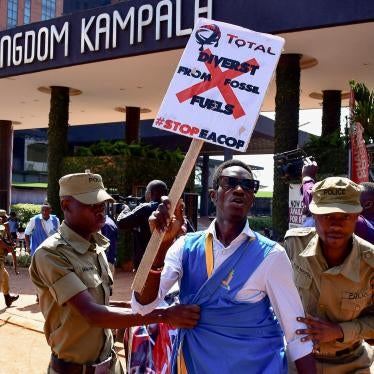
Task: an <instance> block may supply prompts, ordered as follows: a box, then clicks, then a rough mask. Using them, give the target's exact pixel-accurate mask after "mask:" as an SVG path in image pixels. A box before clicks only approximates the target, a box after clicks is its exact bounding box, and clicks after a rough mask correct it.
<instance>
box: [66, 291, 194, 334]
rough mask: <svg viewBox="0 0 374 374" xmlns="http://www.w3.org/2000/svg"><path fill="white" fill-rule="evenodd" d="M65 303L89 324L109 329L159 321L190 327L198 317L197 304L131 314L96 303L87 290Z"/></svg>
mask: <svg viewBox="0 0 374 374" xmlns="http://www.w3.org/2000/svg"><path fill="white" fill-rule="evenodd" d="M67 304H68V305H69V306H71V307H72V308H73V309H74V310H75V311H76V312H77V313H78V314H80V315H81V316H82V317H83V318H84V319H85V320H86V322H87V323H88V324H89V325H91V326H95V327H102V328H110V329H118V328H124V327H130V326H141V325H149V324H150V323H159V322H167V323H169V324H171V325H173V326H175V327H183V328H192V327H194V326H195V325H196V324H197V321H198V320H199V318H200V308H199V306H197V305H177V306H175V307H171V308H167V309H156V310H154V311H153V312H151V313H149V314H147V315H145V316H141V315H140V314H133V313H132V311H131V310H130V309H127V308H116V307H110V306H106V305H101V304H98V303H97V302H96V301H95V300H94V298H93V297H92V295H91V294H90V293H89V292H88V290H85V291H82V292H80V293H78V294H76V295H74V296H73V297H72V298H71V299H69V300H68V301H67Z"/></svg>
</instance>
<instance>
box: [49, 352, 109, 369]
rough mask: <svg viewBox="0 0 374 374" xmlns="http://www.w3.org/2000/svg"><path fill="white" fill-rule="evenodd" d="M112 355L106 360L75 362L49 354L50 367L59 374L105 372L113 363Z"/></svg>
mask: <svg viewBox="0 0 374 374" xmlns="http://www.w3.org/2000/svg"><path fill="white" fill-rule="evenodd" d="M113 362H114V356H113V354H112V355H111V356H110V357H109V358H107V359H106V360H104V361H102V362H99V363H97V364H75V363H73V362H68V361H65V360H61V359H60V358H58V357H57V356H56V355H54V354H52V355H51V362H50V365H51V368H52V369H53V370H54V371H55V372H56V373H59V374H82V373H85V374H107V373H109V369H110V368H111V366H112V365H113Z"/></svg>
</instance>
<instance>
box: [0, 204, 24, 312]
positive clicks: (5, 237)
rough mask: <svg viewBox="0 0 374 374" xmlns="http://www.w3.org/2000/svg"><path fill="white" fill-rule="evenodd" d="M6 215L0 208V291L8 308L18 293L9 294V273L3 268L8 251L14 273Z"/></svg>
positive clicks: (14, 258)
mask: <svg viewBox="0 0 374 374" xmlns="http://www.w3.org/2000/svg"><path fill="white" fill-rule="evenodd" d="M6 219H7V215H6V211H5V210H4V209H0V291H2V292H3V295H4V300H5V305H6V306H7V308H9V307H10V306H11V305H12V303H13V302H14V301H16V300H17V299H18V298H19V295H11V294H10V293H9V274H8V271H7V270H6V268H5V257H6V255H7V254H8V253H9V252H10V253H11V254H12V257H13V268H14V272H15V273H16V274H19V273H18V270H17V257H16V248H15V245H13V244H12V236H11V235H10V230H9V224H8V222H6Z"/></svg>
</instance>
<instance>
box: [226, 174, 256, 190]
mask: <svg viewBox="0 0 374 374" xmlns="http://www.w3.org/2000/svg"><path fill="white" fill-rule="evenodd" d="M219 182H220V183H219V185H220V186H221V187H222V188H223V189H224V190H230V189H232V188H236V186H240V187H241V188H242V189H243V190H244V191H247V192H253V193H256V192H257V191H258V188H259V187H260V181H258V180H255V179H240V178H235V177H226V176H220V177H219Z"/></svg>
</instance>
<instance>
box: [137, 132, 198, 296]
mask: <svg viewBox="0 0 374 374" xmlns="http://www.w3.org/2000/svg"><path fill="white" fill-rule="evenodd" d="M203 144H204V141H203V140H200V139H192V142H191V144H190V148H189V149H188V152H187V154H186V156H185V158H184V160H183V162H182V165H181V167H180V169H179V171H178V174H177V176H176V177H175V181H174V183H173V186H172V187H171V190H170V193H169V199H170V203H171V212H174V211H175V208H176V206H177V203H178V200H179V199H180V197H181V196H182V193H183V191H184V188H185V187H186V184H187V181H188V178H189V177H190V175H191V172H192V169H193V167H194V166H195V163H196V159H197V157H198V156H199V153H200V150H201V148H202V146H203ZM163 238H164V233H163V232H162V233H160V232H158V231H157V230H154V231H153V233H152V236H151V239H150V240H149V242H148V245H147V248H146V250H145V253H144V256H143V258H142V261H141V262H140V265H139V268H138V271H137V272H136V275H135V278H134V282H133V284H132V286H131V287H132V289H133V291H135V292H138V293H141V292H142V291H143V288H144V285H145V282H146V280H147V277H148V274H149V271H150V270H151V267H152V264H153V261H154V259H155V257H156V255H157V252H158V250H159V248H160V245H161V243H162V240H163Z"/></svg>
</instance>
